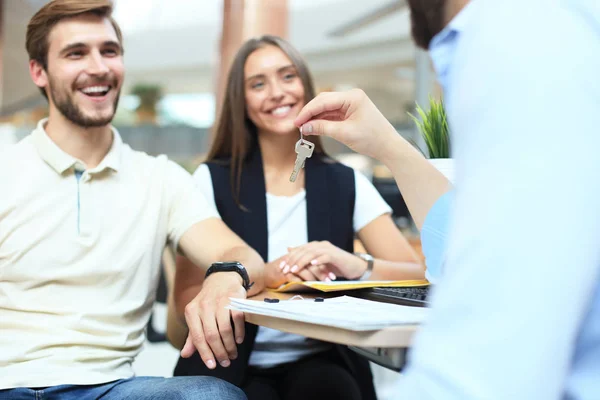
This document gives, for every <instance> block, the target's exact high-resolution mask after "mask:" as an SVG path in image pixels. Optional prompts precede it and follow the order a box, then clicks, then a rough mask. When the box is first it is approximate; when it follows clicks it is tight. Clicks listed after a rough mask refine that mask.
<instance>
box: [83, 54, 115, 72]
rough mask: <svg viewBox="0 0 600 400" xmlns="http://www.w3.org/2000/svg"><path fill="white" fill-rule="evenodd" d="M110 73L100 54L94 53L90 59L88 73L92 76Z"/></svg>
mask: <svg viewBox="0 0 600 400" xmlns="http://www.w3.org/2000/svg"><path fill="white" fill-rule="evenodd" d="M109 71H110V69H109V68H108V66H107V65H106V62H105V60H104V58H103V57H102V55H101V54H100V53H95V52H94V53H92V54H90V57H89V62H88V66H87V72H88V74H90V75H105V74H107V73H108V72H109Z"/></svg>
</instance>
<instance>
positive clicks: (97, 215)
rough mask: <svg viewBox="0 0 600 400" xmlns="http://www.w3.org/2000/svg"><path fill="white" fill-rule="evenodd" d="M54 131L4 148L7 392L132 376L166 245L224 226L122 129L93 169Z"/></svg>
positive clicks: (0, 249)
mask: <svg viewBox="0 0 600 400" xmlns="http://www.w3.org/2000/svg"><path fill="white" fill-rule="evenodd" d="M44 125H45V121H41V122H40V124H39V125H38V127H37V128H36V129H35V130H34V131H33V133H32V134H31V135H29V136H27V137H26V138H24V139H23V140H22V141H20V142H19V143H17V144H14V145H12V146H11V147H8V148H4V149H2V150H0V188H1V191H2V192H1V193H2V194H1V195H0V389H4V388H13V387H45V386H54V385H60V384H96V383H102V382H108V381H113V380H116V379H121V378H128V377H131V376H132V375H133V371H132V368H131V363H132V361H133V358H134V357H135V356H136V355H137V354H138V352H139V351H140V348H141V346H142V343H143V342H144V339H145V336H144V335H145V331H144V329H145V327H146V324H147V322H148V318H149V315H150V311H151V306H152V303H153V302H154V297H155V292H156V286H157V283H158V276H159V265H160V258H161V253H162V250H163V248H164V246H165V244H166V243H171V244H173V245H175V246H176V245H177V243H178V241H179V239H180V237H181V236H182V235H183V233H184V232H185V231H186V230H187V229H188V228H190V226H192V225H193V224H194V223H196V222H198V221H201V220H204V219H206V218H210V217H217V213H216V211H215V210H214V208H213V207H212V206H210V205H208V203H207V201H206V200H205V198H204V197H203V196H202V195H201V194H200V192H199V191H197V189H196V188H195V187H194V183H193V181H192V179H191V176H190V175H189V174H188V173H187V172H186V171H185V170H183V169H182V168H181V167H179V166H178V165H177V164H175V163H173V162H172V161H169V160H168V159H167V158H166V157H164V156H160V157H151V156H149V155H147V154H145V153H142V152H138V151H134V150H132V149H131V148H130V147H129V146H128V145H126V144H123V142H122V140H121V138H120V136H119V134H118V132H117V131H116V130H113V133H114V135H113V137H114V140H113V144H112V147H111V149H110V152H109V153H108V154H107V155H106V157H105V158H104V160H103V161H102V162H101V163H100V165H99V166H98V167H96V168H93V169H89V170H86V168H85V166H84V164H83V163H82V162H81V161H79V160H77V159H75V158H73V157H71V156H70V155H68V154H66V153H65V152H63V151H62V150H61V149H60V148H59V147H58V146H56V145H55V144H54V142H52V140H51V139H50V138H49V137H48V136H47V134H46V133H45V131H44V129H43V127H44ZM76 170H81V171H82V173H81V176H80V177H79V178H78V177H77V175H78V174H76V173H75V171H76Z"/></svg>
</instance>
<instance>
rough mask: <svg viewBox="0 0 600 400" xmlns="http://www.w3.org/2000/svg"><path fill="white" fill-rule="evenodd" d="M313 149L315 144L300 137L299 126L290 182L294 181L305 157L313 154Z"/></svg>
mask: <svg viewBox="0 0 600 400" xmlns="http://www.w3.org/2000/svg"><path fill="white" fill-rule="evenodd" d="M314 149H315V144H314V143H312V142H309V141H308V140H305V139H304V138H303V137H302V128H300V140H298V141H297V142H296V147H295V150H296V154H297V156H296V162H295V163H294V170H293V171H292V175H291V176H290V182H296V178H297V177H298V174H299V173H300V169H302V168H304V163H305V162H306V159H307V158H310V157H311V156H312V154H313V150H314Z"/></svg>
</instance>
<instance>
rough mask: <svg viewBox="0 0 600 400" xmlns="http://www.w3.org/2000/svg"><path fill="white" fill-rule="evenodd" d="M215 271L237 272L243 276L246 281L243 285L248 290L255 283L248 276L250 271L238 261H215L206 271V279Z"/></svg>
mask: <svg viewBox="0 0 600 400" xmlns="http://www.w3.org/2000/svg"><path fill="white" fill-rule="evenodd" d="M215 272H237V273H238V274H240V276H241V277H242V280H243V281H244V283H243V286H244V289H246V290H248V289H250V288H251V287H252V285H254V282H252V283H250V278H249V277H248V271H246V268H244V266H243V265H242V263H239V262H237V261H225V262H216V263H213V264H212V265H211V266H210V267H209V268H208V271H206V275H204V279H206V278H208V276H209V275H210V274H214V273H215Z"/></svg>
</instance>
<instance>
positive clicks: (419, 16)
mask: <svg viewBox="0 0 600 400" xmlns="http://www.w3.org/2000/svg"><path fill="white" fill-rule="evenodd" d="M407 2H408V6H409V7H410V19H411V24H412V36H413V39H414V40H415V43H416V44H417V46H419V47H421V48H423V49H425V50H427V49H429V44H430V43H431V40H432V39H433V37H434V36H435V35H437V34H438V33H440V32H441V31H442V29H444V13H445V9H446V2H447V0H407Z"/></svg>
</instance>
